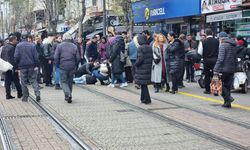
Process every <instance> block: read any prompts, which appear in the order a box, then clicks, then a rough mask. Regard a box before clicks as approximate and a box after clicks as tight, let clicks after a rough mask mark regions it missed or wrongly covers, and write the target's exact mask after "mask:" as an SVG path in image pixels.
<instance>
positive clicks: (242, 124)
mask: <svg viewBox="0 0 250 150" xmlns="http://www.w3.org/2000/svg"><path fill="white" fill-rule="evenodd" d="M121 90H124V91H127V92H130V93H133V94H136V95H140V94H139V93H137V92H135V91H132V90H129V89H121ZM151 98H152V99H153V100H156V101H158V102H162V103H165V104H169V105H173V106H175V107H178V108H184V109H187V110H190V111H193V112H196V113H199V114H202V115H205V116H208V117H212V118H214V119H218V120H221V121H226V122H229V123H231V124H234V125H237V126H240V127H243V128H246V129H250V124H249V123H246V122H242V121H239V120H234V119H233V118H228V117H225V116H221V115H216V114H214V113H211V112H207V111H206V112H205V111H202V110H198V109H195V108H192V107H188V106H186V105H182V104H179V103H175V102H168V101H165V100H162V99H159V98H157V97H154V96H151Z"/></svg>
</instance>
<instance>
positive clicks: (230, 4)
mask: <svg viewBox="0 0 250 150" xmlns="http://www.w3.org/2000/svg"><path fill="white" fill-rule="evenodd" d="M240 5H242V0H201V13H202V14H206V13H214V12H220V11H226V10H232V9H236V8H237V7H238V6H240Z"/></svg>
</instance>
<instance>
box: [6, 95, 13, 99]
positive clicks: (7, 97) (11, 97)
mask: <svg viewBox="0 0 250 150" xmlns="http://www.w3.org/2000/svg"><path fill="white" fill-rule="evenodd" d="M14 98H15V97H14V96H11V95H10V96H6V99H14Z"/></svg>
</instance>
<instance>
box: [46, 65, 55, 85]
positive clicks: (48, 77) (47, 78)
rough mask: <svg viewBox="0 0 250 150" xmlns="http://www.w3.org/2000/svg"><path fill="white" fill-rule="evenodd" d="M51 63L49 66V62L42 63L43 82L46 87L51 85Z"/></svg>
mask: <svg viewBox="0 0 250 150" xmlns="http://www.w3.org/2000/svg"><path fill="white" fill-rule="evenodd" d="M52 72H53V63H51V64H49V60H46V61H45V62H44V82H45V84H46V85H48V84H52Z"/></svg>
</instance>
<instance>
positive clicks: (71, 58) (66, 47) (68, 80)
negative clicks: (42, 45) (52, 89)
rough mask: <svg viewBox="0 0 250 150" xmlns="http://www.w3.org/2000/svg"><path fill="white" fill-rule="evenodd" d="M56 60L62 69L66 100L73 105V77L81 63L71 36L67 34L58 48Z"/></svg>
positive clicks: (62, 84) (62, 82)
mask: <svg viewBox="0 0 250 150" xmlns="http://www.w3.org/2000/svg"><path fill="white" fill-rule="evenodd" d="M54 60H55V64H56V65H57V66H59V68H60V75H61V86H62V89H63V91H64V95H65V100H66V101H67V102H68V103H71V102H72V88H73V77H74V73H75V70H76V68H77V65H78V63H79V62H80V55H79V52H78V49H77V46H76V45H75V44H74V43H73V42H72V37H71V35H69V34H67V33H66V34H64V35H63V42H62V43H60V44H59V45H58V46H57V48H56V52H55V56H54Z"/></svg>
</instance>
